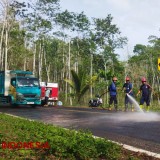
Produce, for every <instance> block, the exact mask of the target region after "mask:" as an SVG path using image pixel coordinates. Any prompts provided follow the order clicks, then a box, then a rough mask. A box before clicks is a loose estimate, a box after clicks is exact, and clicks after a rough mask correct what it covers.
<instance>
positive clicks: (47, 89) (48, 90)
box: [44, 88, 50, 107]
mask: <svg viewBox="0 0 160 160" xmlns="http://www.w3.org/2000/svg"><path fill="white" fill-rule="evenodd" d="M49 96H50V89H49V88H46V92H45V105H44V106H45V107H47V106H48V99H49Z"/></svg>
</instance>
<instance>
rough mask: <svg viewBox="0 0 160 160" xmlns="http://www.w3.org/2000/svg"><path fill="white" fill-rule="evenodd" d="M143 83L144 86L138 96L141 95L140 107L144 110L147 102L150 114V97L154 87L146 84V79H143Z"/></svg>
mask: <svg viewBox="0 0 160 160" xmlns="http://www.w3.org/2000/svg"><path fill="white" fill-rule="evenodd" d="M141 82H142V85H141V86H140V89H139V91H138V93H137V96H138V95H139V94H140V93H141V99H140V107H141V109H143V104H144V102H146V105H147V109H146V111H147V112H149V106H150V95H151V91H152V87H151V86H150V85H149V84H147V83H146V78H145V77H142V79H141Z"/></svg>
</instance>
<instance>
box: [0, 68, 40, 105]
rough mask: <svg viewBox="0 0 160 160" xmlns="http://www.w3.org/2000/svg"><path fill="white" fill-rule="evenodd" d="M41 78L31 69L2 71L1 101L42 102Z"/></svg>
mask: <svg viewBox="0 0 160 160" xmlns="http://www.w3.org/2000/svg"><path fill="white" fill-rule="evenodd" d="M40 95H41V88H40V83H39V79H38V78H36V77H34V75H33V74H32V72H30V71H20V70H16V71H0V103H2V104H3V103H10V104H11V105H13V106H14V105H31V106H36V105H40V104H41V99H40Z"/></svg>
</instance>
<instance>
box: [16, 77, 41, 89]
mask: <svg viewBox="0 0 160 160" xmlns="http://www.w3.org/2000/svg"><path fill="white" fill-rule="evenodd" d="M17 85H18V87H31V86H32V87H39V80H38V79H37V78H18V79H17Z"/></svg>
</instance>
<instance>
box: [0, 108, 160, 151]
mask: <svg viewBox="0 0 160 160" xmlns="http://www.w3.org/2000/svg"><path fill="white" fill-rule="evenodd" d="M0 112H3V113H9V114H13V115H16V116H21V117H24V118H29V119H33V120H38V121H42V122H45V123H51V124H54V125H58V126H62V127H65V128H70V129H76V130H78V129H84V130H90V131H91V132H92V133H93V134H94V135H95V136H99V137H104V138H107V139H110V140H113V141H116V142H119V143H124V144H127V145H131V146H134V147H137V148H140V149H144V150H147V151H151V152H155V153H160V114H156V113H136V112H120V111H118V112H114V111H107V110H99V109H91V108H71V107H37V108H31V107H23V106H21V107H16V108H12V107H7V106H3V107H2V106H0Z"/></svg>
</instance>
